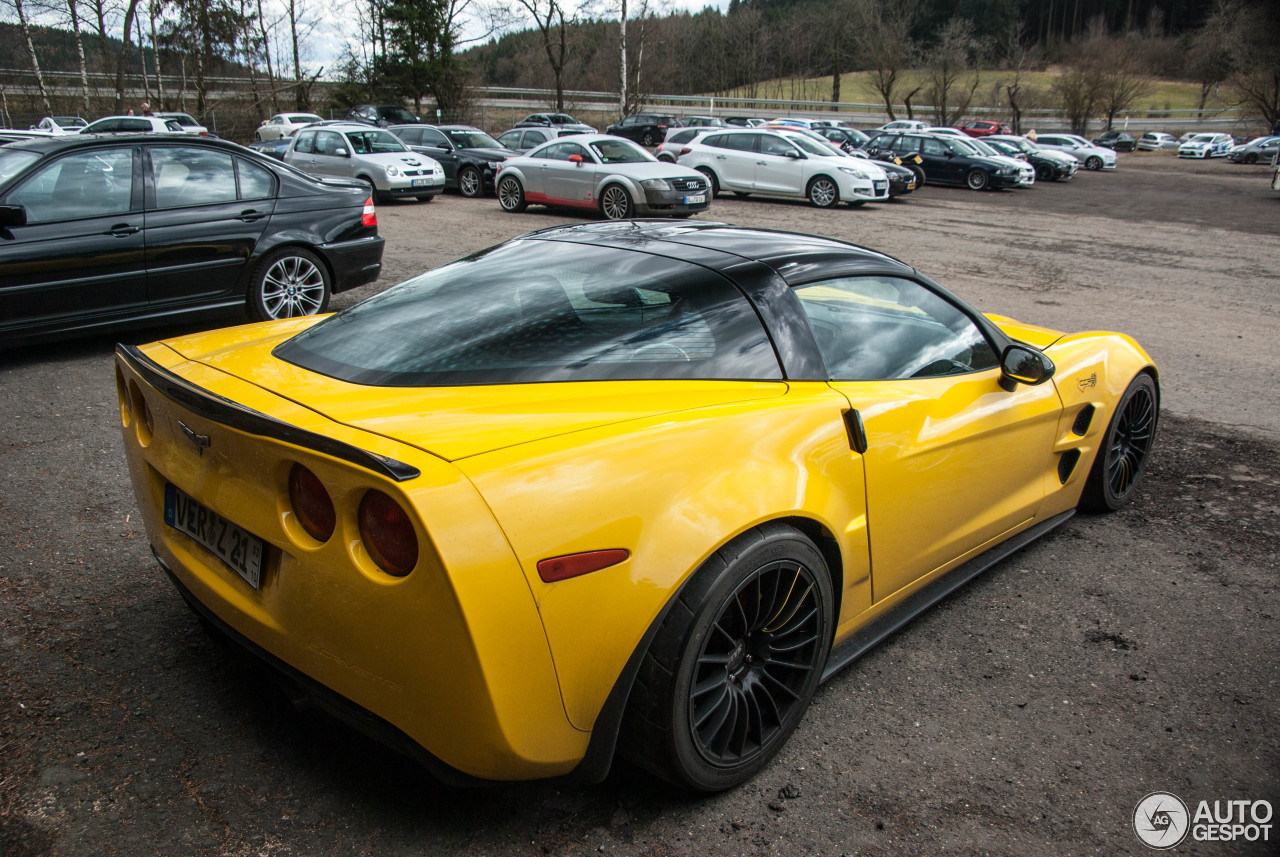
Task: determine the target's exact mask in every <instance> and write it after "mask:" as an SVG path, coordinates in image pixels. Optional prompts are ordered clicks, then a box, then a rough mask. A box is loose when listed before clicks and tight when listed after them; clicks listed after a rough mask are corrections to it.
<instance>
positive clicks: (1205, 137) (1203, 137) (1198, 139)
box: [1191, 134, 1213, 143]
mask: <svg viewBox="0 0 1280 857" xmlns="http://www.w3.org/2000/svg"><path fill="white" fill-rule="evenodd" d="M1191 142H1193V143H1212V142H1213V135H1212V134H1197V135H1195V136H1194V137H1192V138H1191Z"/></svg>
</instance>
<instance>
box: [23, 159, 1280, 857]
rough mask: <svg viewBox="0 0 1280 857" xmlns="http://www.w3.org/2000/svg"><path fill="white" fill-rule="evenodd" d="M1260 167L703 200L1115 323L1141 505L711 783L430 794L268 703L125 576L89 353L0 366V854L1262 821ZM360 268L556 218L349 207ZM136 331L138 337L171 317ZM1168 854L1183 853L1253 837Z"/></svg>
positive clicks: (816, 849)
mask: <svg viewBox="0 0 1280 857" xmlns="http://www.w3.org/2000/svg"><path fill="white" fill-rule="evenodd" d="M1267 173H1268V171H1267V169H1266V168H1264V167H1244V166H1236V165H1233V164H1227V163H1224V162H1223V161H1220V160H1218V161H1213V162H1209V163H1199V162H1196V163H1189V162H1186V161H1178V160H1177V159H1175V158H1172V157H1169V156H1167V155H1146V154H1137V155H1122V156H1121V159H1120V168H1119V169H1118V170H1117V171H1115V172H1110V173H1082V174H1081V175H1079V176H1077V177H1076V179H1075V180H1073V181H1072V182H1069V183H1064V184H1050V185H1045V186H1040V185H1037V186H1036V187H1035V188H1033V189H1030V190H1020V191H1010V192H1003V193H982V194H978V193H973V192H970V191H965V190H952V189H943V188H934V187H926V188H925V189H923V190H922V191H919V192H918V193H916V194H915V195H912V196H911V197H908V198H907V199H905V200H903V201H900V202H894V203H890V204H885V205H876V206H867V207H865V208H862V209H856V210H854V209H841V210H836V211H818V210H815V209H812V208H810V207H808V206H806V205H803V204H800V203H789V202H765V201H759V200H756V199H749V200H737V199H734V198H732V197H729V198H722V199H719V200H717V201H716V202H715V204H714V205H713V207H712V210H711V212H709V213H708V214H707V215H703V216H702V219H714V220H722V221H727V222H732V223H739V224H744V225H756V226H769V227H778V228H786V229H795V230H800V231H810V232H819V233H823V234H827V235H832V236H836V237H841V238H847V239H851V240H854V241H857V242H859V243H863V244H866V245H868V246H871V247H874V248H876V249H879V250H883V251H886V252H889V253H891V254H893V255H895V256H897V257H899V258H901V259H903V260H905V261H908V262H910V263H911V264H914V265H916V266H917V267H919V268H920V269H921V270H922V271H924V272H925V273H927V274H929V275H930V276H932V277H934V278H935V279H937V280H939V281H940V282H942V283H944V284H946V285H948V286H949V287H951V288H952V289H954V290H955V291H956V292H958V293H959V294H961V295H963V296H965V297H966V298H967V299H969V300H970V301H971V302H973V303H974V304H976V305H977V306H979V307H980V308H982V309H983V310H986V311H998V312H1002V313H1004V314H1007V315H1011V316H1014V317H1017V318H1021V319H1023V320H1025V321H1031V322H1037V323H1041V324H1047V325H1049V326H1054V327H1059V328H1062V329H1073V330H1075V329H1095V328H1103V329H1115V330H1121V331H1125V332H1127V333H1130V334H1132V335H1133V336H1134V337H1135V338H1136V339H1137V340H1138V341H1139V342H1141V343H1142V344H1143V345H1144V346H1146V347H1147V349H1148V350H1149V351H1150V353H1151V354H1152V355H1153V357H1154V358H1155V359H1156V361H1157V363H1158V364H1159V366H1160V369H1161V381H1162V384H1163V396H1164V401H1163V404H1164V416H1163V420H1162V422H1161V425H1160V431H1159V435H1158V440H1157V446H1156V449H1155V452H1154V454H1153V458H1152V461H1151V470H1150V475H1149V478H1148V481H1147V482H1146V483H1145V485H1144V486H1143V489H1142V492H1141V497H1140V499H1139V500H1138V501H1137V502H1136V503H1134V504H1133V505H1132V506H1130V507H1128V508H1126V509H1125V510H1124V511H1122V512H1121V513H1119V514H1116V515H1112V516H1106V517H1077V518H1075V519H1073V520H1072V521H1071V522H1069V523H1068V524H1067V525H1065V526H1064V527H1062V528H1061V529H1059V530H1058V531H1056V532H1055V533H1054V534H1053V535H1051V536H1050V537H1048V538H1046V539H1044V540H1042V541H1041V542H1039V543H1037V544H1035V545H1033V546H1031V547H1029V548H1027V549H1026V550H1024V551H1022V552H1021V553H1019V554H1016V555H1015V556H1013V557H1012V558H1010V559H1008V560H1006V561H1005V562H1003V563H1001V564H1000V565H998V566H997V567H996V568H994V569H992V570H991V571H989V572H988V573H987V574H986V575H984V576H983V577H981V578H979V579H978V580H977V581H975V582H974V583H972V584H970V585H969V586H967V587H966V588H964V589H963V590H961V591H960V592H959V593H957V594H956V595H954V596H952V597H951V598H950V599H948V600H947V601H945V602H943V603H942V604H940V605H938V606H937V607H935V608H934V609H932V610H931V611H930V612H928V613H926V614H925V615H924V616H922V617H921V618H920V619H918V620H917V621H916V622H915V623H913V624H912V625H911V626H909V627H908V628H906V629H904V630H903V631H902V632H900V633H899V634H898V635H896V636H895V637H893V638H891V639H890V640H889V641H888V642H887V643H886V644H884V645H882V646H881V647H879V648H878V649H877V650H875V651H874V652H873V653H871V654H870V655H868V656H867V657H865V658H863V659H862V660H861V661H859V662H857V663H856V664H855V665H853V666H852V667H851V668H850V669H847V670H846V671H844V672H843V673H841V674H840V675H839V676H837V677H836V678H834V679H833V680H832V681H830V682H829V683H828V684H827V685H825V686H824V687H823V688H821V689H820V691H819V693H818V695H817V698H816V699H815V701H814V703H813V706H812V710H811V711H809V712H808V714H807V715H806V718H805V720H804V722H803V723H802V724H801V726H800V729H799V731H798V732H797V734H796V735H795V736H794V737H793V739H792V741H791V742H790V744H789V745H788V746H787V747H786V748H785V749H784V751H783V752H782V754H781V755H780V756H779V757H778V758H777V759H776V760H775V761H774V763H773V764H772V765H771V766H770V767H769V768H767V769H766V770H765V771H764V772H763V773H762V774H760V776H758V777H757V778H756V779H755V780H753V781H752V782H750V783H748V784H747V785H745V786H743V787H741V788H739V789H737V790H735V791H732V792H730V793H727V794H724V795H719V796H715V797H692V796H689V795H684V794H680V793H675V792H673V791H672V790H671V789H669V788H667V787H665V786H663V785H661V784H659V783H656V782H654V781H653V780H651V779H650V778H648V777H647V776H645V775H643V774H641V773H639V772H637V771H636V770H634V769H632V768H631V767H629V766H627V765H625V764H619V765H617V766H616V767H615V769H614V772H613V774H612V775H611V776H610V778H609V779H608V780H607V781H606V782H605V783H604V784H602V785H598V786H590V787H584V786H579V785H574V784H570V783H566V782H540V783H527V784H513V785H500V786H495V787H494V788H491V789H482V790H477V791H451V790H448V789H444V788H442V787H440V786H437V785H436V784H434V783H433V782H432V781H431V780H430V779H429V778H428V777H427V776H426V774H425V773H424V772H423V771H421V770H420V769H419V768H417V767H416V766H415V765H414V764H412V763H411V762H408V761H406V760H404V759H402V758H400V757H398V756H396V755H395V754H393V753H391V752H389V751H386V750H384V749H382V748H380V747H378V746H377V745H374V744H372V743H370V742H369V741H367V740H366V739H364V738H362V737H360V736H359V735H356V734H354V733H352V732H350V731H348V730H347V729H346V728H345V727H343V726H340V725H338V724H336V723H334V722H333V721H331V720H329V719H328V718H326V717H324V716H323V715H320V714H317V713H314V712H301V713H300V712H296V711H295V710H294V709H293V708H292V706H291V705H290V704H289V703H288V701H287V700H286V699H285V697H284V696H283V695H282V694H281V693H280V692H279V691H277V690H276V689H275V688H274V686H273V685H272V684H271V683H270V682H269V681H268V680H267V679H266V678H265V677H264V676H262V675H261V673H260V672H259V671H258V669H257V668H256V667H255V666H254V665H253V664H252V663H250V662H249V660H248V659H247V658H246V657H245V656H243V655H240V654H239V653H237V652H235V651H233V650H231V649H229V648H228V647H226V646H225V645H222V644H219V643H218V642H216V641H214V640H211V639H210V638H209V637H207V636H206V635H205V634H204V632H203V631H202V630H201V629H200V626H199V625H198V624H197V623H196V621H195V619H194V617H193V616H192V615H191V613H190V612H189V611H188V610H187V608H186V607H185V606H184V605H183V603H182V601H181V599H180V598H179V597H178V596H177V595H176V594H175V592H174V591H173V590H172V588H171V586H170V585H169V583H168V582H167V580H166V579H165V578H164V576H163V574H162V573H161V572H160V570H159V569H158V568H157V567H156V565H155V563H154V561H153V559H152V558H151V556H150V552H149V550H148V547H147V541H146V536H145V533H144V532H143V531H142V529H141V527H140V526H139V522H138V514H137V512H136V507H135V504H134V499H133V495H132V491H131V489H130V487H129V482H128V477H127V474H126V472H125V467H124V458H123V453H122V451H121V447H120V437H119V424H118V420H117V418H116V405H115V394H114V386H113V383H112V380H111V348H112V340H110V339H90V340H82V341H78V342H72V343H64V344H60V345H57V346H45V347H40V348H32V349H25V350H22V351H17V352H6V353H0V423H2V424H4V425H6V426H8V429H7V430H6V432H5V434H4V439H3V445H2V446H0V473H2V474H3V477H4V489H3V491H2V492H0V544H3V545H4V551H3V553H2V554H0V854H4V855H12V857H36V855H85V856H86V857H89V855H93V857H98V855H108V856H109V855H140V854H159V855H184V857H186V855H201V857H205V855H207V856H208V857H214V856H215V855H216V857H249V855H258V856H259V857H278V855H300V857H301V855H397V856H398V855H406V857H408V855H541V854H553V855H587V854H611V855H648V857H686V855H687V856H688V857H708V855H737V854H742V855H766V854H779V855H788V856H789V857H791V855H809V854H812V855H829V857H837V855H854V854H870V855H904V857H906V855H911V857H916V855H942V854H947V855H979V854H993V855H1010V857H1013V855H1018V857H1025V855H1075V854H1081V855H1083V854H1098V855H1117V854H1139V853H1146V850H1147V849H1146V847H1145V846H1144V845H1142V844H1141V843H1140V841H1139V840H1138V839H1137V837H1136V836H1135V834H1134V832H1133V830H1132V828H1131V826H1130V818H1131V814H1132V813H1133V810H1134V807H1135V806H1136V804H1137V803H1138V801H1139V800H1140V799H1141V798H1142V797H1143V796H1144V795H1146V794H1148V793H1150V792H1153V791H1157V790H1163V791H1170V792H1172V793H1174V794H1176V795H1178V796H1180V797H1181V798H1182V799H1183V800H1184V801H1185V802H1186V803H1187V804H1188V805H1189V806H1191V807H1193V811H1194V807H1195V805H1196V803H1198V802H1199V801H1201V800H1207V801H1209V802H1210V803H1211V804H1212V802H1213V801H1214V800H1227V799H1249V800H1262V799H1265V800H1269V801H1270V803H1271V805H1272V807H1280V591H1278V589H1277V559H1278V557H1277V554H1278V552H1280V550H1278V549H1280V536H1278V531H1280V389H1278V388H1277V385H1276V384H1275V382H1274V370H1273V364H1274V362H1275V356H1274V354H1273V349H1274V347H1275V331H1276V329H1277V321H1278V320H1280V306H1278V303H1280V194H1276V193H1274V192H1272V191H1271V190H1270V189H1269V184H1268V182H1267ZM378 217H379V222H380V226H381V229H382V231H383V233H384V234H385V235H386V236H387V238H388V243H387V251H386V259H385V261H386V273H385V275H384V277H383V279H382V281H380V282H379V283H378V284H375V285H374V286H369V287H365V288H363V289H359V290H357V291H356V292H354V293H351V294H345V295H342V296H340V297H339V298H338V300H337V301H336V302H335V303H336V306H338V307H341V306H345V305H348V304H350V303H352V302H354V301H356V300H359V299H361V298H363V297H366V296H368V295H370V294H373V293H374V292H376V291H378V290H379V289H382V288H385V287H387V286H389V285H391V284H393V283H395V282H398V281H400V280H401V279H404V278H406V277H408V276H411V275H412V274H414V273H417V272H420V271H422V270H425V269H427V268H430V267H433V266H436V265H439V264H442V263H444V262H447V261H449V260H451V259H453V258H456V257H458V256H461V255H463V254H465V253H467V252H470V251H471V250H475V249H480V248H482V247H485V246H488V245H490V244H493V243H496V242H498V241H501V240H505V239H506V238H509V237H511V236H513V235H516V234H518V233H520V232H523V231H527V230H531V229H537V228H541V227H544V226H549V225H552V224H555V223H562V222H568V218H566V217H564V216H562V215H560V214H553V213H543V212H541V210H539V209H532V210H531V211H530V212H529V213H526V214H523V215H508V214H505V213H503V212H502V211H501V210H500V209H499V207H498V205H497V203H496V202H495V201H493V200H463V199H461V198H459V197H457V196H452V195H451V196H446V197H442V198H440V199H437V200H436V201H435V202H433V203H431V204H429V205H415V204H393V205H386V206H381V207H380V208H379V212H378ZM174 332H176V331H173V330H163V329H161V330H153V331H150V332H146V333H142V334H136V335H133V336H132V337H130V338H131V339H133V340H135V341H146V340H149V339H155V338H160V337H162V336H165V335H169V334H172V333H174ZM1278 839H1280V818H1276V819H1273V820H1272V829H1271V830H1270V840H1269V841H1268V842H1265V843H1243V842H1240V843H1231V844H1224V843H1214V842H1193V841H1192V840H1191V839H1188V840H1187V841H1186V842H1184V843H1183V844H1182V845H1181V846H1179V847H1178V848H1177V849H1176V853H1184V854H1206V855H1207V854H1242V855H1254V854H1258V855H1262V854H1280V845H1277V840H1278Z"/></svg>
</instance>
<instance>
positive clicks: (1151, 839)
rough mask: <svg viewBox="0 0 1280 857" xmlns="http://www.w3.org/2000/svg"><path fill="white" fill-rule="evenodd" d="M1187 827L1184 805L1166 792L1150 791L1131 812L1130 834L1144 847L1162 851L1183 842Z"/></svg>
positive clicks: (1188, 818) (1187, 820)
mask: <svg viewBox="0 0 1280 857" xmlns="http://www.w3.org/2000/svg"><path fill="white" fill-rule="evenodd" d="M1190 827H1191V817H1190V815H1189V814H1188V813H1187V805H1186V804H1185V803H1183V802H1182V800H1181V799H1180V798H1179V797H1178V796H1177V795H1173V794H1169V792H1152V793H1151V794H1149V795H1147V796H1146V797H1144V798H1143V799H1142V800H1140V801H1138V806H1137V807H1136V808H1135V809H1134V810H1133V832H1134V833H1136V834H1138V838H1139V839H1141V840H1142V841H1143V843H1144V844H1146V845H1149V846H1151V847H1152V848H1158V849H1160V850H1162V851H1163V850H1164V849H1166V848H1172V847H1173V846H1175V845H1177V844H1178V843H1179V842H1181V841H1182V840H1183V839H1186V838H1187V831H1188V830H1189V829H1190Z"/></svg>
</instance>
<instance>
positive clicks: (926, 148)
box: [920, 137, 947, 156]
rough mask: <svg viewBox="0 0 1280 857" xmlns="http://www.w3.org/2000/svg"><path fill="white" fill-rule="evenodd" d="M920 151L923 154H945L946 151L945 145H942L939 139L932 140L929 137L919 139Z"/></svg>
mask: <svg viewBox="0 0 1280 857" xmlns="http://www.w3.org/2000/svg"><path fill="white" fill-rule="evenodd" d="M920 153H921V154H924V155H939V156H940V155H945V154H946V153H947V147H946V146H944V145H942V141H941V140H934V139H933V138H931V137H926V138H925V139H924V140H921V141H920Z"/></svg>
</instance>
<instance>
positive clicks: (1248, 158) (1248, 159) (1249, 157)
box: [1244, 152, 1258, 164]
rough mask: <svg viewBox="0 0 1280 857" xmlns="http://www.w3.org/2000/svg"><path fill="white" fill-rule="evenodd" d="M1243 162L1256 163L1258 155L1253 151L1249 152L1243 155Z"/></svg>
mask: <svg viewBox="0 0 1280 857" xmlns="http://www.w3.org/2000/svg"><path fill="white" fill-rule="evenodd" d="M1244 162H1245V163H1246V164H1256V163H1258V155H1257V154H1256V153H1255V152H1250V153H1249V154H1247V155H1245V156H1244Z"/></svg>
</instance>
